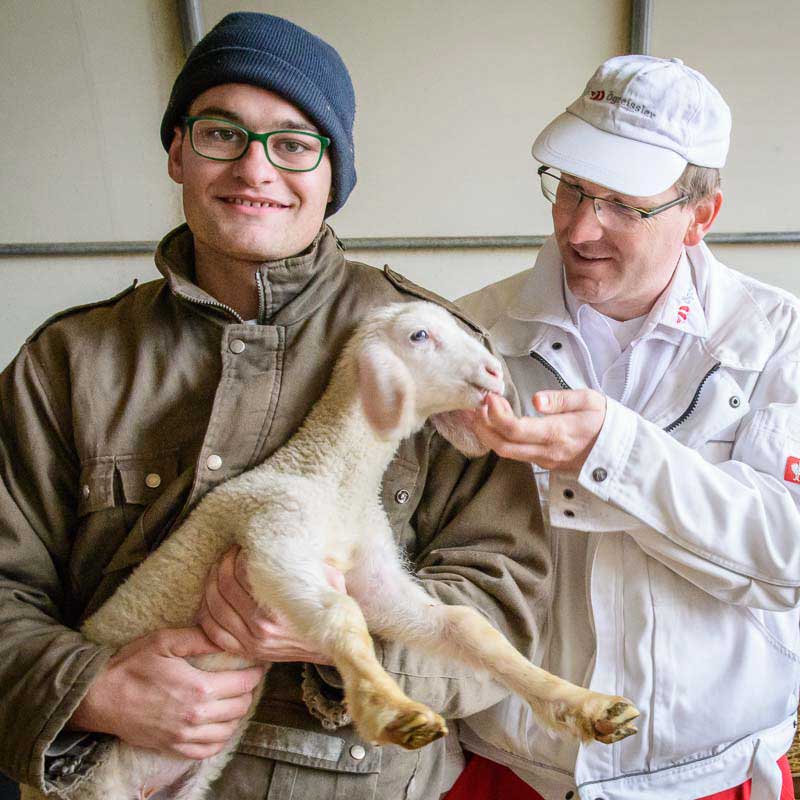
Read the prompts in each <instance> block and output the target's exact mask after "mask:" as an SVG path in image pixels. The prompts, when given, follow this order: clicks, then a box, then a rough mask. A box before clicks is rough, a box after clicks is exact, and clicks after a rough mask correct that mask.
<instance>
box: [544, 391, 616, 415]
mask: <svg viewBox="0 0 800 800" xmlns="http://www.w3.org/2000/svg"><path fill="white" fill-rule="evenodd" d="M533 406H534V408H535V409H536V410H537V411H538V412H539V413H540V414H564V413H566V412H569V411H604V410H605V407H606V399H605V397H604V396H603V395H602V394H600V392H596V391H594V390H593V389H565V390H563V391H554V392H536V394H535V395H534V396H533Z"/></svg>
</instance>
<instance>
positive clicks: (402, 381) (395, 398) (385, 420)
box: [358, 344, 414, 439]
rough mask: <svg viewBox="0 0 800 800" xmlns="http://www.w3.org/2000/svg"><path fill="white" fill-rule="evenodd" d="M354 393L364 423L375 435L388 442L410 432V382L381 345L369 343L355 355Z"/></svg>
mask: <svg viewBox="0 0 800 800" xmlns="http://www.w3.org/2000/svg"><path fill="white" fill-rule="evenodd" d="M358 390H359V394H360V395H361V406H362V408H363V409H364V414H365V416H366V418H367V421H368V422H369V424H370V425H371V426H372V428H373V430H374V431H375V432H376V433H377V434H378V435H379V436H381V437H382V438H384V439H390V438H393V437H398V436H399V437H402V436H405V435H406V434H407V433H409V432H410V431H409V429H410V426H411V420H412V415H413V408H414V381H413V379H412V377H411V374H410V373H409V371H408V369H407V367H406V365H405V364H404V363H403V362H402V361H401V360H400V359H399V358H398V357H397V356H396V355H395V354H394V353H393V352H392V351H391V350H390V349H389V348H388V347H386V346H385V345H382V344H370V345H368V346H366V347H365V348H364V349H363V350H362V351H361V352H360V353H359V355H358Z"/></svg>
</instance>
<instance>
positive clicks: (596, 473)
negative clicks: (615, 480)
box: [592, 467, 608, 483]
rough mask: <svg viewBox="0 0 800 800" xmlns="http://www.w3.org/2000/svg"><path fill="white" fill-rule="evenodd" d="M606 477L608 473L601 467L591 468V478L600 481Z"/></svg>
mask: <svg viewBox="0 0 800 800" xmlns="http://www.w3.org/2000/svg"><path fill="white" fill-rule="evenodd" d="M607 477H608V473H607V472H606V471H605V470H604V469H603V468H602V467H597V469H593V470H592V478H593V479H594V480H596V481H597V482H598V483H602V482H603V481H604V480H605V479H606V478H607Z"/></svg>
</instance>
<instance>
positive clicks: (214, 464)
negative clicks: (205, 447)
mask: <svg viewBox="0 0 800 800" xmlns="http://www.w3.org/2000/svg"><path fill="white" fill-rule="evenodd" d="M206 466H207V467H208V468H209V469H211V470H216V469H219V468H220V467H221V466H222V459H221V458H220V457H219V456H218V455H217V454H216V453H214V454H213V455H210V456H209V457H208V458H207V459H206Z"/></svg>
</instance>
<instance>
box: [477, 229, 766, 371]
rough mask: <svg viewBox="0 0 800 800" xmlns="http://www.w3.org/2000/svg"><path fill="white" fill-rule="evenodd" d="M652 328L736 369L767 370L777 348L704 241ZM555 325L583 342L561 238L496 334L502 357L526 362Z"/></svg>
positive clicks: (685, 261)
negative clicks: (568, 296) (568, 298)
mask: <svg viewBox="0 0 800 800" xmlns="http://www.w3.org/2000/svg"><path fill="white" fill-rule="evenodd" d="M686 308H688V313H687V311H686ZM684 317H685V318H684ZM645 324H646V325H650V326H651V328H652V329H656V328H657V329H658V331H657V335H660V336H661V337H662V338H665V339H668V340H670V341H674V342H676V343H677V342H678V341H680V339H681V338H682V337H683V336H685V335H687V334H688V335H691V336H693V337H695V338H696V339H697V341H698V344H699V345H700V346H701V347H702V348H703V349H704V350H706V351H707V353H708V355H709V356H710V357H711V358H713V359H714V360H716V361H719V362H721V363H722V364H724V365H725V366H729V367H731V368H734V369H760V368H761V367H762V366H763V364H764V363H765V361H766V359H767V358H768V357H769V353H770V352H772V350H773V349H774V336H773V334H772V333H771V330H770V327H769V323H768V321H767V319H766V316H765V315H764V312H763V311H762V309H761V308H760V307H759V306H758V305H757V304H756V302H755V301H754V299H753V297H752V296H751V294H750V293H749V292H748V291H747V289H746V287H745V286H744V284H743V283H742V280H741V278H740V277H739V276H738V274H737V273H735V272H734V271H732V270H729V269H726V268H725V267H724V266H723V265H722V264H720V263H719V262H718V261H717V260H716V258H714V256H713V255H712V253H711V251H710V250H709V249H708V247H707V246H706V245H705V243H702V242H701V243H700V244H699V245H698V246H696V247H690V248H686V249H685V250H684V253H683V255H682V256H681V260H680V262H679V264H678V268H677V269H676V271H675V275H674V276H673V279H672V281H671V282H670V285H669V286H668V287H667V289H665V291H664V292H663V294H662V296H661V298H660V299H659V301H658V302H657V303H656V305H655V306H654V307H653V309H652V310H651V312H650V314H649V316H648V321H647V322H646V323H645ZM550 326H553V327H555V328H558V329H561V330H563V331H566V332H569V333H572V334H573V335H575V336H578V330H577V327H576V326H575V323H574V322H573V320H572V317H571V315H570V313H569V311H568V309H567V307H566V302H565V299H564V285H563V267H562V262H561V256H560V253H559V251H558V246H557V245H556V241H555V237H553V236H551V237H550V238H549V239H548V240H547V242H545V244H544V245H543V246H542V249H541V250H540V251H539V255H538V257H537V259H536V264H535V266H534V268H533V269H532V270H531V271H530V274H529V276H528V278H527V280H525V282H524V283H523V284H522V287H521V290H520V291H519V292H518V293H517V295H516V296H515V297H514V298H513V299H512V300H511V302H510V303H509V305H508V306H507V308H506V310H505V313H502V314H501V315H500V317H499V318H498V319H497V321H496V322H495V324H494V325H493V326H492V327H491V328H490V331H489V333H490V335H491V337H492V339H493V341H494V342H495V344H496V346H497V348H498V350H499V352H500V353H501V354H502V355H504V356H521V355H526V354H528V353H529V352H530V351H531V350H536V349H537V348H538V347H539V346H540V344H542V342H543V341H544V340H545V339H547V338H548V337H549V336H551V335H552V334H551V333H549V332H548V328H550Z"/></svg>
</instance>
